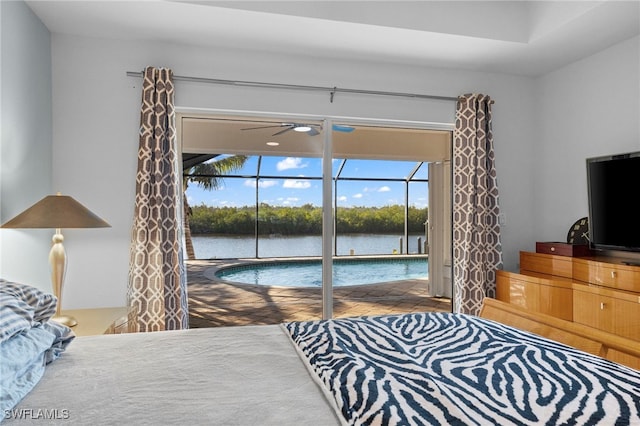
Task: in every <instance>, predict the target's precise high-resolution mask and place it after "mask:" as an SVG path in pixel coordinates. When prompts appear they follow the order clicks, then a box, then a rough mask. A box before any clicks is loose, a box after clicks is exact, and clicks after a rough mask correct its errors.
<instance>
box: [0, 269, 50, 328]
mask: <svg viewBox="0 0 640 426" xmlns="http://www.w3.org/2000/svg"><path fill="white" fill-rule="evenodd" d="M1 294H4V295H8V296H13V297H15V298H16V299H19V300H22V301H23V302H25V303H26V304H27V305H29V306H31V307H32V308H33V311H34V316H33V319H34V321H36V322H39V323H42V322H45V321H48V320H49V319H50V318H51V317H52V316H53V315H54V314H55V313H56V306H57V304H58V299H57V298H56V297H55V296H54V295H53V294H51V293H47V292H44V291H42V290H40V289H39V288H36V287H33V286H30V285H27V284H20V283H14V282H11V281H7V280H5V279H2V278H0V295H1Z"/></svg>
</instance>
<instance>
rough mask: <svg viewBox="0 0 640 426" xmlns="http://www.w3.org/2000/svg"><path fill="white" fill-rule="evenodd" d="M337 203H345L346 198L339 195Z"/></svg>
mask: <svg viewBox="0 0 640 426" xmlns="http://www.w3.org/2000/svg"><path fill="white" fill-rule="evenodd" d="M338 201H347V197H345V196H344V195H341V196H340V197H338Z"/></svg>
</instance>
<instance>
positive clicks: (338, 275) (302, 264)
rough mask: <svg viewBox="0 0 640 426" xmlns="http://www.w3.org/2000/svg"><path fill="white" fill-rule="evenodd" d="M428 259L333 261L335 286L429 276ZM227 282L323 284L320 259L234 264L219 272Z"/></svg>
mask: <svg viewBox="0 0 640 426" xmlns="http://www.w3.org/2000/svg"><path fill="white" fill-rule="evenodd" d="M427 262H428V261H427V259H426V258H398V259H337V260H334V261H333V286H334V287H341V286H349V285H361V284H373V283H381V282H387V281H397V280H411V279H426V278H427V277H428V263H427ZM216 276H217V277H218V278H220V279H222V280H225V281H233V282H239V283H244V284H257V285H267V286H281V287H322V263H321V262H320V261H319V260H318V261H295V262H268V263H260V264H251V265H240V266H232V267H229V268H225V269H221V270H219V271H217V272H216Z"/></svg>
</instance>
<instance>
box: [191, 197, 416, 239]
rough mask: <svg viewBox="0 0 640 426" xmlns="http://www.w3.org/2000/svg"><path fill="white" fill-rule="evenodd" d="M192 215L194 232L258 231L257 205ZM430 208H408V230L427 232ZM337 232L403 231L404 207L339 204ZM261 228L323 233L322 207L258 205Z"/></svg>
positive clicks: (197, 210) (208, 208)
mask: <svg viewBox="0 0 640 426" xmlns="http://www.w3.org/2000/svg"><path fill="white" fill-rule="evenodd" d="M191 209H192V215H191V217H190V218H189V222H190V226H191V233H193V234H227V235H229V234H233V235H254V234H255V215H256V209H255V206H243V207H211V206H206V205H204V204H203V205H200V206H195V207H191ZM427 213H428V208H427V207H425V208H417V207H409V215H408V229H409V233H421V232H424V223H425V222H426V220H427ZM336 220H337V223H336V232H338V233H341V234H358V233H363V234H391V233H401V232H404V206H401V205H392V206H384V207H339V208H338V211H337V212H336ZM258 230H259V233H260V234H261V235H269V234H281V235H308V234H311V235H320V234H322V208H321V207H317V206H313V205H312V204H305V205H303V206H299V207H279V206H278V207H276V206H271V205H269V204H266V203H261V204H260V205H259V206H258Z"/></svg>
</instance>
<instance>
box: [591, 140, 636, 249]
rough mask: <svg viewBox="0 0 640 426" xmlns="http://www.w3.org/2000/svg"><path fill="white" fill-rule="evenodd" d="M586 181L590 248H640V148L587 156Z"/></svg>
mask: <svg viewBox="0 0 640 426" xmlns="http://www.w3.org/2000/svg"><path fill="white" fill-rule="evenodd" d="M587 184H588V196H589V240H590V245H591V248H593V249H596V250H623V251H640V208H639V207H638V202H639V201H640V152H632V153H627V154H619V155H609V156H605V157H596V158H588V159H587Z"/></svg>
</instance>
